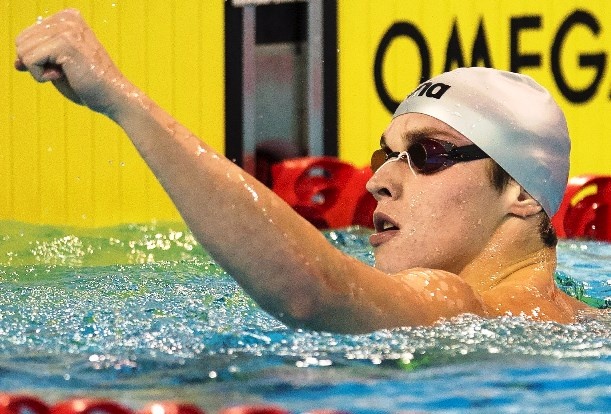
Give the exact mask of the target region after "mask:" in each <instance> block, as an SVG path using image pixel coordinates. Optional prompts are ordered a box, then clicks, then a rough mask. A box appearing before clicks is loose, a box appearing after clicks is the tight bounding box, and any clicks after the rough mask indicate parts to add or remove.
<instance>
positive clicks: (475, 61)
mask: <svg viewBox="0 0 611 414" xmlns="http://www.w3.org/2000/svg"><path fill="white" fill-rule="evenodd" d="M480 61H481V65H480ZM471 66H486V67H488V68H491V67H492V59H490V49H488V40H487V38H486V30H485V29H484V21H483V20H482V19H480V20H479V26H478V28H477V36H476V37H475V42H473V50H472V51H471Z"/></svg>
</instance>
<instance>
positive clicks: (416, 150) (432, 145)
mask: <svg viewBox="0 0 611 414" xmlns="http://www.w3.org/2000/svg"><path fill="white" fill-rule="evenodd" d="M407 152H408V154H409V157H410V159H411V161H412V164H413V165H414V167H416V168H417V169H418V170H419V171H420V172H423V173H425V174H430V173H434V172H435V171H437V170H439V169H441V168H443V167H445V166H446V165H447V162H448V158H447V156H448V151H447V150H446V148H445V147H444V146H443V145H442V144H441V142H438V141H434V140H432V139H425V140H422V141H419V142H416V143H415V144H413V145H411V146H410V147H409V148H408V149H407Z"/></svg>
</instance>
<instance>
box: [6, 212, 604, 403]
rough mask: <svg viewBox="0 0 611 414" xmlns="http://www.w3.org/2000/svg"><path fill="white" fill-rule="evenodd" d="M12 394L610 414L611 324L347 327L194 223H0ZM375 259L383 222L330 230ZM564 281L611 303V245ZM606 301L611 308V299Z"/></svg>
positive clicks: (598, 248) (564, 272) (586, 254)
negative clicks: (264, 298)
mask: <svg viewBox="0 0 611 414" xmlns="http://www.w3.org/2000/svg"><path fill="white" fill-rule="evenodd" d="M0 229H2V230H1V231H0V390H2V391H10V392H26V393H29V394H33V395H36V396H39V397H41V398H43V399H44V400H45V401H47V402H49V403H53V402H55V401H58V400H60V399H65V398H68V397H71V396H75V395H80V396H82V395H87V396H101V397H108V398H112V399H115V400H117V401H119V402H121V403H123V404H125V405H127V406H129V407H132V408H141V407H142V406H143V405H144V404H145V403H146V402H150V401H158V400H164V399H171V400H177V399H178V400H184V401H189V402H193V403H196V404H197V405H199V406H200V407H202V408H204V409H206V410H207V411H208V412H214V411H216V410H218V409H219V408H221V407H226V406H229V405H234V404H243V403H267V404H278V405H280V406H282V407H284V408H287V409H289V410H292V411H294V412H305V411H307V410H310V409H316V408H335V409H344V410H349V411H350V412H353V413H387V412H401V411H403V412H414V411H426V412H435V411H440V412H441V411H442V412H470V413H471V412H476V413H477V412H482V413H484V412H500V413H503V412H506V413H515V412H519V413H529V412H533V413H534V412H537V413H540V412H563V413H568V412H571V413H575V412H601V413H603V412H606V411H607V410H608V407H610V406H611V392H610V390H611V375H610V374H611V334H610V327H611V318H610V317H609V316H603V317H602V318H600V319H599V320H584V321H582V322H581V323H576V324H571V325H560V324H555V323H534V322H532V321H528V320H526V319H523V318H520V317H504V318H497V319H482V318H478V317H474V316H463V317H460V318H457V319H455V320H452V321H447V322H441V323H438V324H437V325H435V326H433V327H427V328H409V329H407V328H406V329H396V330H382V331H378V332H375V333H371V334H367V335H336V334H328V333H317V332H309V331H301V330H297V331H295V330H291V329H288V328H286V327H285V326H284V325H282V324H281V323H279V322H278V321H276V320H275V319H273V318H271V317H270V316H268V315H267V314H265V313H264V312H263V311H261V310H260V309H259V308H258V307H257V305H256V304H255V303H254V302H253V301H252V300H251V299H250V298H249V297H248V296H246V295H245V294H244V292H243V291H242V290H241V289H240V288H239V287H238V286H237V285H236V284H235V282H233V280H232V279H231V278H230V277H229V276H228V275H227V274H226V273H225V272H224V271H223V270H222V269H221V268H220V267H219V266H218V265H216V264H215V263H214V261H213V260H212V259H211V258H210V257H209V256H208V255H207V254H206V252H205V251H203V250H202V248H201V247H200V246H198V245H197V243H196V242H195V240H194V239H193V237H192V235H191V234H190V233H189V232H188V231H187V230H186V229H185V228H184V227H183V226H181V225H162V224H157V225H147V226H140V225H130V226H121V227H114V228H108V229H97V230H87V229H64V228H56V227H44V226H33V225H26V224H21V223H11V222H5V223H0ZM325 234H326V236H327V238H328V239H329V240H330V241H331V242H332V243H335V244H336V245H337V246H338V247H339V248H341V249H343V250H345V251H347V252H348V253H350V254H352V255H353V256H356V257H358V258H359V259H360V260H363V261H366V262H369V263H372V262H373V256H372V253H371V250H370V248H369V246H368V243H367V237H368V234H369V233H368V231H367V230H362V229H358V228H354V229H346V230H342V231H332V232H327V233H325ZM559 259H560V264H559V273H558V280H559V283H561V284H562V285H563V287H564V289H566V290H567V291H571V292H573V293H574V294H577V295H580V296H581V297H582V298H583V299H584V300H586V301H589V302H590V303H594V304H596V305H597V306H601V307H602V306H605V304H606V305H608V304H609V298H610V297H611V245H610V244H606V243H597V242H585V241H563V242H561V244H560V246H559ZM605 301H606V302H605Z"/></svg>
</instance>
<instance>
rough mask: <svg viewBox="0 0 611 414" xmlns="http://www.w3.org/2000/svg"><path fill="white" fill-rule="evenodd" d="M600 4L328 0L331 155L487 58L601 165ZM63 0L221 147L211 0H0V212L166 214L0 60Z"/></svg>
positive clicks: (125, 146) (606, 93)
mask: <svg viewBox="0 0 611 414" xmlns="http://www.w3.org/2000/svg"><path fill="white" fill-rule="evenodd" d="M606 6H607V2H606V1H605V0H592V1H589V2H587V3H584V2H582V1H578V0H565V1H562V2H560V1H554V2H552V1H547V2H533V1H530V0H497V1H479V0H478V1H474V0H460V1H450V0H414V1H410V2H406V1H404V0H370V1H365V0H338V25H339V27H338V36H339V43H338V44H339V47H338V53H339V56H338V62H339V80H338V88H339V151H340V157H341V158H343V159H345V160H348V161H350V162H353V163H356V164H358V165H364V164H367V163H368V160H369V154H370V153H371V152H372V151H373V150H374V149H375V148H376V147H377V145H378V141H379V137H380V133H381V132H382V131H383V129H384V128H385V126H386V125H387V123H388V121H389V119H390V113H391V112H390V107H391V106H392V105H391V104H392V103H393V102H398V101H400V100H401V99H402V98H403V97H404V96H405V95H406V94H407V93H408V92H410V91H411V90H412V89H413V88H414V87H415V86H417V84H418V83H419V79H420V76H422V75H423V74H424V75H435V74H438V73H440V72H442V71H443V70H444V69H446V68H453V67H456V66H457V65H458V64H464V65H472V64H477V65H482V64H491V65H492V66H494V67H497V68H501V69H512V68H514V69H517V70H519V71H521V72H523V73H526V74H529V75H531V76H533V77H534V78H535V79H537V80H538V81H539V82H540V83H542V84H543V85H545V86H546V87H548V88H549V89H550V90H551V91H552V93H553V94H554V95H555V96H556V98H557V100H558V101H559V103H560V104H561V106H562V107H563V108H564V109H565V111H566V114H567V118H568V122H569V129H570V132H571V135H572V138H573V152H572V168H571V175H577V174H582V173H603V174H609V173H611V155H609V153H610V152H611V151H610V150H611V148H610V147H611V144H610V143H609V142H610V137H611V123H610V122H608V121H607V117H608V116H609V115H611V111H610V110H611V102H610V101H611V78H610V76H609V71H610V69H609V61H608V60H609V56H608V54H609V52H610V51H611V39H610V35H609V31H610V30H611V9H609V8H608V7H606ZM65 7H75V8H78V9H80V10H81V11H82V13H83V15H84V17H85V18H86V19H87V21H89V22H90V24H91V25H92V26H93V28H94V30H95V31H96V32H97V33H98V35H99V37H100V38H101V40H102V41H103V43H104V44H105V45H106V46H107V48H108V49H109V52H110V54H111V55H112V56H113V57H114V58H115V59H116V60H117V61H118V63H119V66H120V67H121V68H122V70H123V71H124V72H125V73H126V74H127V76H128V77H129V78H130V79H132V80H133V81H134V82H135V83H136V84H138V85H140V86H141V87H142V88H143V89H144V90H145V91H147V92H148V94H149V95H150V96H151V97H152V98H153V99H155V100H156V101H157V102H159V103H160V104H161V105H162V106H163V107H164V108H166V109H167V110H168V111H169V112H171V113H172V114H174V115H175V116H176V117H177V118H178V119H179V120H180V121H181V122H183V123H184V124H185V125H187V126H188V127H189V128H190V129H191V130H193V131H194V132H195V133H196V134H197V135H199V136H202V137H205V139H206V140H207V141H208V142H210V143H211V144H212V145H214V146H215V147H216V148H217V149H219V150H220V151H223V150H224V148H223V147H224V131H225V129H224V83H223V76H224V74H223V70H224V50H223V43H224V38H223V19H224V16H223V8H224V2H223V1H221V0H207V1H197V0H167V1H145V0H129V1H125V0H123V1H120V0H117V1H116V2H113V1H112V0H38V1H35V0H20V1H3V2H1V3H0V38H1V39H3V40H2V42H0V96H1V97H2V99H0V220H19V221H27V222H35V223H45V224H47V223H48V224H67V225H82V226H102V225H109V224H117V223H124V222H142V221H150V220H151V219H157V220H177V219H179V216H178V214H177V212H176V210H175V209H174V207H173V206H172V204H171V202H170V201H169V199H168V198H167V196H166V195H165V194H164V193H163V191H162V189H161V188H160V186H159V185H158V184H157V182H156V180H155V179H154V177H153V176H152V174H151V173H150V172H149V171H148V169H147V168H146V166H145V165H144V163H143V162H142V161H141V160H140V158H139V156H138V155H137V153H136V152H135V150H134V149H133V148H132V146H131V144H130V143H129V141H128V140H127V138H125V137H124V136H123V134H122V132H121V131H120V130H119V129H118V128H117V127H115V126H114V124H112V123H111V122H110V121H109V120H107V119H105V118H104V117H102V116H99V115H95V114H91V113H90V112H89V111H87V110H84V109H83V108H79V107H77V106H76V105H73V104H71V103H68V102H66V101H65V100H64V99H62V98H61V97H59V96H58V94H57V93H56V92H55V91H54V90H53V88H52V86H50V85H37V84H35V83H34V82H33V81H32V80H31V79H29V76H28V75H26V74H23V73H18V72H16V71H15V70H13V67H12V66H13V59H14V46H13V42H14V38H15V36H16V35H17V33H19V31H20V30H21V29H22V28H23V27H25V26H27V25H29V24H32V23H34V22H35V21H36V18H37V17H38V16H42V17H44V16H47V15H49V14H51V13H53V12H55V11H57V10H60V9H62V8H65ZM376 56H377V64H376ZM376 78H377V83H378V85H377V88H376Z"/></svg>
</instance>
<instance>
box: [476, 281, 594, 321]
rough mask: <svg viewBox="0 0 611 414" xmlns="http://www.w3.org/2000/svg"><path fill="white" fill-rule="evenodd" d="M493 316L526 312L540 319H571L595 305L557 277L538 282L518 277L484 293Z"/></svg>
mask: <svg viewBox="0 0 611 414" xmlns="http://www.w3.org/2000/svg"><path fill="white" fill-rule="evenodd" d="M482 299H483V301H484V303H485V306H486V310H487V312H488V314H490V315H491V316H505V315H513V316H526V317H529V318H532V319H535V320H540V321H556V322H560V323H571V322H574V321H575V320H576V317H577V315H578V314H579V312H581V311H584V310H587V309H591V308H590V307H589V306H588V305H587V304H585V303H583V302H581V301H579V300H577V299H575V298H573V297H571V296H569V295H567V294H566V293H564V292H563V291H562V290H560V289H559V288H558V287H557V286H556V284H555V283H554V282H553V280H551V279H550V282H547V281H540V282H534V283H533V280H532V279H523V278H518V279H515V280H508V281H506V282H505V283H502V284H499V285H498V286H495V287H494V288H492V289H490V290H489V291H487V292H485V293H483V294H482Z"/></svg>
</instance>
